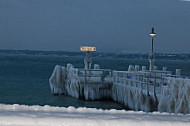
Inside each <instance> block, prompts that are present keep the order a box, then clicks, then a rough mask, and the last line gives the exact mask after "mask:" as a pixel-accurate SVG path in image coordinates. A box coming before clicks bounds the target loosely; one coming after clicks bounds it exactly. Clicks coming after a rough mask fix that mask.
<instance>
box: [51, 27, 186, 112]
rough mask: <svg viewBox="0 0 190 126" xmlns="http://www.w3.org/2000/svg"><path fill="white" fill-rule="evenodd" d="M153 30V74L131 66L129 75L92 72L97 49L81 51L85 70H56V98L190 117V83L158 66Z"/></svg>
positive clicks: (53, 78)
mask: <svg viewBox="0 0 190 126" xmlns="http://www.w3.org/2000/svg"><path fill="white" fill-rule="evenodd" d="M155 35H156V33H155V32H154V28H152V32H151V33H150V36H151V45H152V46H151V47H152V49H151V53H150V55H149V62H150V66H149V70H147V69H146V66H142V67H140V66H138V65H135V66H133V65H129V67H128V71H112V70H107V69H100V67H99V65H98V64H95V65H94V69H91V63H92V60H91V54H90V52H94V51H96V48H95V47H86V46H84V47H81V51H83V52H86V57H85V59H84V64H85V67H84V69H78V68H74V66H73V65H72V64H67V67H61V66H56V67H55V70H54V72H53V74H52V76H51V77H50V80H49V82H50V87H51V91H52V93H53V94H56V95H57V94H65V95H70V96H73V97H76V98H83V99H85V100H98V99H111V100H113V101H116V102H119V103H121V104H124V105H125V106H127V107H128V108H130V109H133V110H136V111H138V110H142V111H146V112H149V111H160V112H170V113H185V114H187V113H190V79H188V78H182V77H181V76H180V74H181V69H176V75H172V74H171V72H170V71H167V68H166V67H163V69H162V70H158V68H157V67H156V66H154V50H153V38H154V37H155Z"/></svg>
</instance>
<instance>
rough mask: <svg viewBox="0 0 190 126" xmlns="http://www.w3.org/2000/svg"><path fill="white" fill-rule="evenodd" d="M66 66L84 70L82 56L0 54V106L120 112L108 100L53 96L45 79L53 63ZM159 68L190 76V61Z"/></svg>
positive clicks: (115, 63) (114, 62)
mask: <svg viewBox="0 0 190 126" xmlns="http://www.w3.org/2000/svg"><path fill="white" fill-rule="evenodd" d="M67 63H72V64H74V66H75V67H80V68H82V67H83V58H82V57H81V58H80V57H58V56H27V55H25V56H21V55H8V56H5V55H0V103H3V104H25V105H51V106H62V107H67V106H75V107H79V106H82V107H96V108H102V109H112V108H114V109H123V108H125V107H124V106H122V105H119V104H117V103H113V102H109V101H82V100H78V99H75V98H72V97H69V96H53V95H52V94H51V93H50V88H49V83H48V79H49V77H50V76H51V73H52V71H53V69H54V66H55V65H56V64H59V65H63V66H66V64H67ZM93 63H98V64H100V66H101V68H111V69H115V70H127V66H128V65H129V64H139V65H146V66H148V60H128V59H111V58H107V59H105V58H95V59H93ZM156 65H157V66H158V67H159V68H161V67H162V66H167V67H168V69H170V70H172V71H175V69H176V68H182V69H183V70H182V73H183V75H186V76H190V61H164V60H162V61H157V62H156Z"/></svg>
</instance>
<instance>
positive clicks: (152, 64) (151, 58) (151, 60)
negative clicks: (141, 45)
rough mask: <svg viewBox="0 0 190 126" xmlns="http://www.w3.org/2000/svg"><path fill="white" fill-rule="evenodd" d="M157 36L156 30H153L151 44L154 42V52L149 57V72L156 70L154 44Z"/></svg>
mask: <svg viewBox="0 0 190 126" xmlns="http://www.w3.org/2000/svg"><path fill="white" fill-rule="evenodd" d="M155 36H156V33H155V32H154V28H152V32H151V33H150V37H151V42H152V51H151V54H150V56H149V62H150V67H149V70H150V71H152V70H153V68H154V61H153V60H154V45H153V44H154V43H153V40H154V39H153V38H154V37H155Z"/></svg>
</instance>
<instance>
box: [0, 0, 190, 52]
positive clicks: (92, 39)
mask: <svg viewBox="0 0 190 126" xmlns="http://www.w3.org/2000/svg"><path fill="white" fill-rule="evenodd" d="M152 27H154V28H155V32H156V34H157V35H156V37H155V38H154V49H155V52H157V53H190V38H189V37H190V1H189V0H184V1H182V0H0V49H15V50H17V49H19V50H44V51H75V52H76V51H79V49H80V46H82V45H86V46H96V47H97V52H112V53H148V52H150V50H151V49H150V48H151V38H150V36H149V33H150V32H151V28H152Z"/></svg>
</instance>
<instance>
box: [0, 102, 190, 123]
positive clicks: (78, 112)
mask: <svg viewBox="0 0 190 126" xmlns="http://www.w3.org/2000/svg"><path fill="white" fill-rule="evenodd" d="M158 125H159V126H189V125H190V115H182V114H167V113H158V112H154V113H145V112H134V111H125V110H115V109H112V110H101V109H95V108H74V107H68V108H65V107H51V106H48V105H46V106H26V105H18V104H14V105H4V104H0V126H158Z"/></svg>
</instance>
